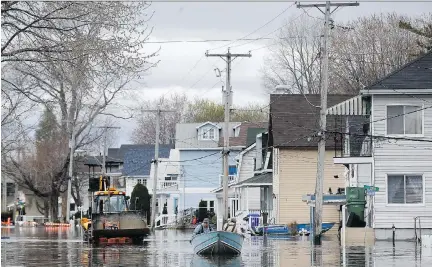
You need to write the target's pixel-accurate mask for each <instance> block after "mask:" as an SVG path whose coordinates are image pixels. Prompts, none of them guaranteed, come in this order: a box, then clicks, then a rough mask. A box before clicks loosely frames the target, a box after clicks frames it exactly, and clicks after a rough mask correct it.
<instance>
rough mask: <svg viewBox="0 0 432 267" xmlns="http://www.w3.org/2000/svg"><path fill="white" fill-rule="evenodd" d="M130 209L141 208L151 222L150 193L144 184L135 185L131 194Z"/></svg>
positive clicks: (148, 221)
mask: <svg viewBox="0 0 432 267" xmlns="http://www.w3.org/2000/svg"><path fill="white" fill-rule="evenodd" d="M130 209H131V210H141V211H142V212H143V213H144V214H146V215H147V223H150V217H151V216H150V195H149V193H148V190H147V187H145V186H144V185H143V184H136V185H135V187H134V189H133V191H132V194H131V199H130Z"/></svg>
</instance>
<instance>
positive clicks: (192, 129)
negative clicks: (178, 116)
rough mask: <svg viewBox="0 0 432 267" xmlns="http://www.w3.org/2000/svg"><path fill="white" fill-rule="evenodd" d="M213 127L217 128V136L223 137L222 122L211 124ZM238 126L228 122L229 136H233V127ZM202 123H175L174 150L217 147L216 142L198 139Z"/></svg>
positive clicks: (235, 123) (236, 123)
mask: <svg viewBox="0 0 432 267" xmlns="http://www.w3.org/2000/svg"><path fill="white" fill-rule="evenodd" d="M212 124H213V125H216V126H214V127H217V128H218V129H219V130H218V134H219V136H223V132H224V129H223V124H224V123H223V122H212ZM238 124H240V122H230V123H229V127H230V128H229V129H230V131H229V135H230V136H234V130H233V127H234V126H236V125H238ZM202 125H203V123H177V124H176V137H175V148H176V149H191V148H195V149H206V148H211V149H215V148H218V147H219V141H218V139H216V140H201V139H199V138H198V135H200V134H201V133H199V131H198V128H197V127H200V126H202Z"/></svg>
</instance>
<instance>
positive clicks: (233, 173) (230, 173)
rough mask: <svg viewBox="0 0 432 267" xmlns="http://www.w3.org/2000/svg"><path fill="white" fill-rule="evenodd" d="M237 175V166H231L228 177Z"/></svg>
mask: <svg viewBox="0 0 432 267" xmlns="http://www.w3.org/2000/svg"><path fill="white" fill-rule="evenodd" d="M236 174H237V165H229V167H228V175H236Z"/></svg>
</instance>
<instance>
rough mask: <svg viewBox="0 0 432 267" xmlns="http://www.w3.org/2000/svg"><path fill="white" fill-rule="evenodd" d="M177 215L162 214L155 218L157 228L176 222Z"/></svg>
mask: <svg viewBox="0 0 432 267" xmlns="http://www.w3.org/2000/svg"><path fill="white" fill-rule="evenodd" d="M176 218H177V215H175V214H162V215H159V216H158V217H157V218H156V219H155V225H156V227H157V228H163V227H165V226H167V225H169V224H171V223H173V222H176Z"/></svg>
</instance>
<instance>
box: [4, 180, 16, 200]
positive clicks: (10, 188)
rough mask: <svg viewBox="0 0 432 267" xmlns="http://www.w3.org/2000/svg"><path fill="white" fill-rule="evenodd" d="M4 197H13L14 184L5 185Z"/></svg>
mask: <svg viewBox="0 0 432 267" xmlns="http://www.w3.org/2000/svg"><path fill="white" fill-rule="evenodd" d="M6 190H7V191H6V196H8V197H11V196H14V195H15V184H14V183H6Z"/></svg>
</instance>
